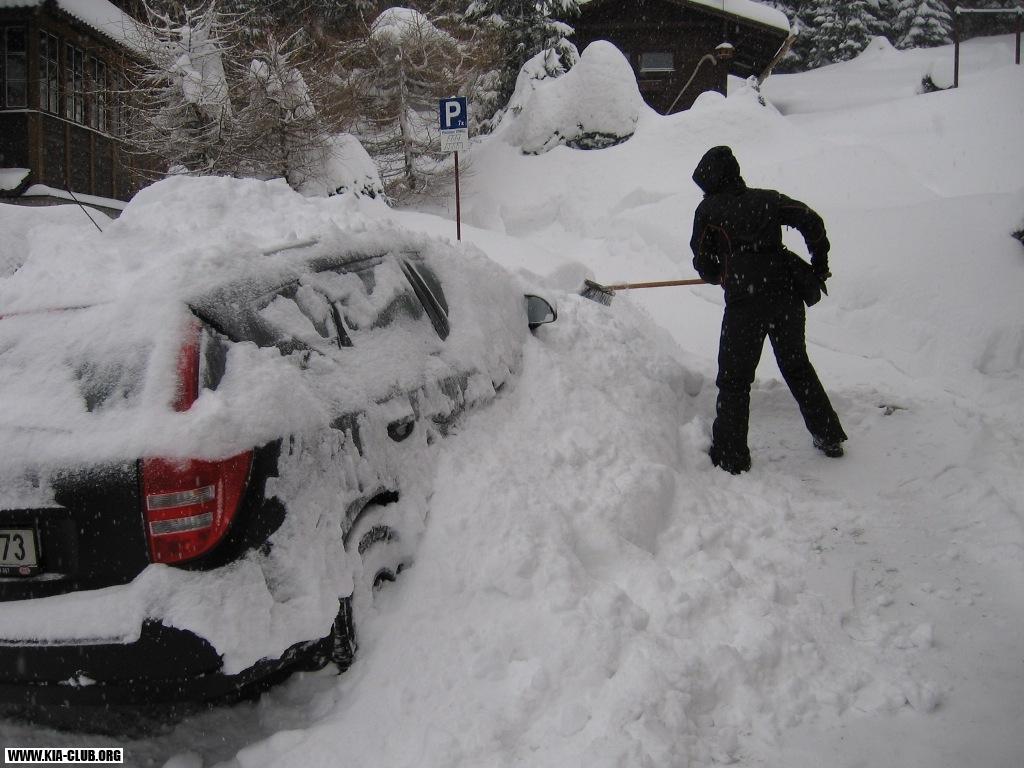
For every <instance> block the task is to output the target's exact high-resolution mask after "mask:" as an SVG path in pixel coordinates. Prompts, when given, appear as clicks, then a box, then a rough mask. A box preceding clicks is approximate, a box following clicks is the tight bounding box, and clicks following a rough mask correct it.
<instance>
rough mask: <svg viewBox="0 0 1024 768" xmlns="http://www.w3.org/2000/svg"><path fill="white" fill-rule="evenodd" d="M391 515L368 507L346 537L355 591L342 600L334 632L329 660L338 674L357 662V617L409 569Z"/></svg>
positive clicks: (385, 509) (388, 510) (382, 508)
mask: <svg viewBox="0 0 1024 768" xmlns="http://www.w3.org/2000/svg"><path fill="white" fill-rule="evenodd" d="M392 512H393V510H392V509H391V507H390V505H385V504H370V505H368V506H367V507H366V508H365V509H364V510H363V511H362V512H361V513H360V514H359V516H358V517H357V518H356V521H355V523H354V524H353V525H352V528H351V529H350V530H349V532H348V534H346V536H345V551H346V553H347V554H348V556H349V557H351V558H354V559H355V565H354V574H353V577H354V578H353V581H354V590H353V592H352V594H351V595H350V596H349V597H346V598H343V599H342V600H341V602H340V605H339V609H338V616H337V618H336V619H335V620H334V626H333V628H332V630H331V650H330V660H331V661H333V662H334V663H335V664H336V665H337V666H338V670H339V672H343V671H344V670H346V669H348V667H349V666H350V665H351V664H352V661H353V659H354V658H355V652H356V648H357V647H358V643H357V640H356V635H357V630H356V627H358V625H359V621H358V616H359V615H360V614H362V615H366V613H367V612H368V611H369V610H372V608H373V604H374V602H375V599H376V597H377V595H378V594H379V592H380V590H382V589H385V588H386V587H387V586H388V585H389V584H391V583H393V582H394V581H395V580H396V579H397V578H398V576H399V574H401V573H402V571H403V570H404V569H405V568H406V566H407V565H408V558H407V557H406V554H405V550H404V548H403V546H402V541H401V538H400V536H399V534H398V530H397V528H396V526H395V521H394V520H393V519H392V515H391V513H392Z"/></svg>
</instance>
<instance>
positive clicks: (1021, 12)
mask: <svg viewBox="0 0 1024 768" xmlns="http://www.w3.org/2000/svg"><path fill="white" fill-rule="evenodd" d="M1021 19H1024V8H1018V9H1017V65H1018V66H1020V28H1021Z"/></svg>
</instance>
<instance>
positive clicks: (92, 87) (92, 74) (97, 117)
mask: <svg viewBox="0 0 1024 768" xmlns="http://www.w3.org/2000/svg"><path fill="white" fill-rule="evenodd" d="M89 126H90V127H91V128H95V129H96V130H98V131H103V132H104V133H106V130H107V65H106V64H104V63H103V62H102V61H100V60H99V59H96V58H93V57H89Z"/></svg>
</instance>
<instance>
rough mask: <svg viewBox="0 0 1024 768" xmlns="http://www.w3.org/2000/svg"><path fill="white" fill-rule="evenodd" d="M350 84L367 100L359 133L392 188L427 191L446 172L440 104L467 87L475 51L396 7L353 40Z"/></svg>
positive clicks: (394, 192) (398, 191) (362, 100)
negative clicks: (433, 181) (362, 36)
mask: <svg viewBox="0 0 1024 768" xmlns="http://www.w3.org/2000/svg"><path fill="white" fill-rule="evenodd" d="M346 64H347V65H348V66H349V68H350V72H349V75H348V83H347V84H348V86H349V87H350V88H351V89H352V91H353V92H354V93H355V95H356V98H357V99H358V102H359V105H360V119H359V123H358V124H357V127H356V133H357V135H358V136H359V138H360V140H361V141H362V142H363V144H364V145H365V146H366V148H367V150H368V151H369V152H370V154H371V155H372V156H373V157H374V158H375V159H376V161H377V164H378V167H379V168H380V173H381V178H382V179H383V181H384V183H385V185H386V188H387V190H388V193H389V194H391V195H392V196H393V197H401V196H403V195H405V194H408V193H410V192H423V191H424V190H425V189H426V188H427V187H428V185H429V184H430V182H431V181H432V180H433V179H435V178H437V177H438V176H444V175H447V172H448V171H447V163H448V159H449V158H448V155H447V153H442V152H441V151H440V132H439V130H438V126H437V105H438V102H439V100H440V99H442V98H444V97H447V96H452V95H454V94H457V93H459V92H461V91H462V90H463V88H464V85H465V83H466V81H467V79H468V77H469V76H470V73H471V71H472V68H473V60H472V51H470V50H467V48H466V46H464V45H463V44H462V43H461V42H460V41H459V40H458V39H456V38H455V37H454V36H453V35H451V34H449V33H448V32H447V31H445V30H443V29H441V28H440V27H439V26H437V25H436V24H435V23H434V21H433V20H431V19H430V18H429V17H428V16H427V15H426V14H423V13H421V12H419V11H416V10H413V9H411V8H389V9H387V10H385V11H383V12H382V13H381V14H380V15H379V16H378V17H377V18H376V19H375V20H374V21H373V23H372V25H371V26H370V28H369V30H368V31H367V34H366V35H365V36H364V38H363V39H362V40H359V41H355V42H353V43H351V44H350V45H349V49H348V51H347V55H346Z"/></svg>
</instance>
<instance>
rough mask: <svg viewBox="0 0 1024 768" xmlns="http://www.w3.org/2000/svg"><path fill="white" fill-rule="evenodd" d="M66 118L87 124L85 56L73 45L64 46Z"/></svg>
mask: <svg viewBox="0 0 1024 768" xmlns="http://www.w3.org/2000/svg"><path fill="white" fill-rule="evenodd" d="M64 67H65V71H64V117H66V118H67V119H68V120H74V121H75V122H76V123H84V122H85V54H83V53H82V52H81V51H80V50H79V49H78V48H75V47H74V46H72V45H66V46H64Z"/></svg>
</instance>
